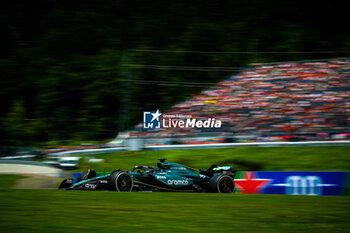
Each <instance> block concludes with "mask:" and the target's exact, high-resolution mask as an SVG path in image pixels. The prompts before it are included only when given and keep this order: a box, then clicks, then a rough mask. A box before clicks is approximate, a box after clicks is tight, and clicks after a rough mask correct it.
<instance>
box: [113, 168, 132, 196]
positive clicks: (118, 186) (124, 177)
mask: <svg viewBox="0 0 350 233" xmlns="http://www.w3.org/2000/svg"><path fill="white" fill-rule="evenodd" d="M109 179H110V184H111V189H112V190H115V191H118V192H130V191H132V189H133V187H134V181H133V179H132V177H131V176H130V174H128V173H127V172H122V171H116V172H113V173H112V174H111V176H110V178H109Z"/></svg>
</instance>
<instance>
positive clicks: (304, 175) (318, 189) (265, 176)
mask: <svg viewBox="0 0 350 233" xmlns="http://www.w3.org/2000/svg"><path fill="white" fill-rule="evenodd" d="M349 175H350V173H348V172H268V171H266V172H265V171H259V172H254V171H244V172H243V171H242V172H238V173H237V174H236V177H235V184H236V191H237V192H241V193H262V194H289V195H347V192H348V188H349V187H347V186H348V183H349V182H348V179H349V178H350V177H349Z"/></svg>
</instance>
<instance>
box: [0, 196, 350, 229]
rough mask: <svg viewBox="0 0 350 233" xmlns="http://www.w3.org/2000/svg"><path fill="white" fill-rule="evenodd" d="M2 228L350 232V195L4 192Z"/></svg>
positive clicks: (0, 227)
mask: <svg viewBox="0 0 350 233" xmlns="http://www.w3.org/2000/svg"><path fill="white" fill-rule="evenodd" d="M0 200H1V202H0V207H1V211H0V229H1V232H35V233H39V232H45V233H47V232H193V233H195V232H346V231H348V230H349V227H350V223H349V221H348V220H349V217H350V212H349V209H350V198H349V197H340V196H339V197H331V196H328V197H327V196H317V197H315V196H313V197H311V196H289V195H253V194H252V195H249V194H246V195H244V194H228V195H224V194H211V193H210V194H206V193H117V192H99V191H95V192H92V191H58V190H57V191H55V190H0Z"/></svg>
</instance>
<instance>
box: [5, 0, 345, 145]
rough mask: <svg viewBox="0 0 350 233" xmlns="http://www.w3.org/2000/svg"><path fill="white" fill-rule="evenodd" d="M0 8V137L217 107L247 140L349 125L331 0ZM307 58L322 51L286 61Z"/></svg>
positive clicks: (340, 38)
mask: <svg viewBox="0 0 350 233" xmlns="http://www.w3.org/2000/svg"><path fill="white" fill-rule="evenodd" d="M0 12H1V18H0V31H1V43H0V51H1V54H0V67H1V68H0V69H1V72H0V76H1V77H0V106H1V111H0V145H2V146H43V145H50V142H62V141H64V140H72V141H84V140H85V141H87V140H95V141H103V140H107V141H108V140H109V139H112V138H114V137H115V136H116V135H117V134H118V132H122V131H130V130H134V129H135V128H134V127H135V126H136V125H137V124H139V123H140V122H141V121H142V111H150V110H151V111H152V110H156V109H160V110H161V111H162V112H165V111H167V110H170V112H171V111H173V110H174V111H175V112H176V111H178V112H181V113H183V112H184V111H183V109H187V111H188V112H191V111H198V112H201V113H202V115H206V116H216V115H218V116H221V117H222V119H223V121H224V122H225V124H224V128H223V130H222V131H223V132H228V133H232V135H240V134H241V135H251V134H252V133H253V136H254V137H255V139H253V140H256V138H257V137H264V136H274V135H277V136H281V135H282V136H283V135H289V136H290V135H292V136H291V137H295V136H294V135H296V134H298V133H301V134H302V133H304V134H303V135H302V136H305V135H306V134H307V133H313V134H317V133H326V134H321V135H318V137H322V135H323V137H324V138H327V137H328V138H329V137H331V136H332V135H330V134H332V133H345V135H346V133H349V131H348V126H347V123H348V119H347V115H346V114H347V109H348V108H347V107H348V105H347V101H348V97H349V88H348V87H349V60H348V59H343V60H337V59H338V58H346V57H349V53H350V34H349V30H348V28H347V27H346V23H347V22H348V19H347V18H348V14H347V8H346V7H344V6H343V5H342V4H341V2H340V1H317V2H315V1H302V2H299V1H275V0H268V1H253V0H251V1H246V0H244V1H243V0H235V1H220V2H218V1H182V0H179V1H167V2H166V4H165V3H164V1H157V0H155V1H150V2H147V4H145V2H144V1H124V0H115V1H111V0H103V1H94V0H91V1H86V0H84V1H81V0H75V1H65V0H64V1H56V0H53V1H44V0H35V1H22V0H16V1H5V2H4V3H3V4H2V7H1V9H0ZM313 59H316V60H317V59H326V60H323V61H321V63H319V64H317V63H307V62H305V63H306V64H304V63H292V62H290V61H300V60H313ZM328 59H333V60H328ZM334 59H335V60H334ZM268 62H287V63H286V64H284V63H282V65H280V66H279V65H276V64H275V65H272V66H261V63H268ZM318 62H319V61H318ZM322 62H323V63H322ZM251 64H253V65H252V66H251ZM283 64H284V65H283ZM259 65H260V66H259ZM247 69H252V73H249V70H247ZM242 70H243V71H242ZM241 72H243V73H241ZM247 72H248V73H247ZM290 73H292V77H289V79H287V80H286V79H284V80H278V79H279V78H281V76H288V74H290ZM286 74H287V75H286ZM233 75H240V76H239V77H238V79H236V78H232V77H233ZM259 75H260V76H259ZM256 77H265V78H270V79H267V80H257V79H255V80H254V78H256ZM271 77H272V78H271ZM308 77H309V79H308ZM223 80H227V81H226V83H225V82H222V83H218V82H220V81H223ZM273 80H275V81H273ZM276 80H277V81H276ZM264 81H265V83H264ZM279 81H280V82H279ZM217 83H218V84H217ZM264 85H265V86H264ZM269 85H270V86H269ZM211 88H214V90H212V89H211ZM293 88H296V89H297V90H293ZM298 88H299V89H298ZM210 90H212V91H211V92H210ZM202 91H207V92H202ZM201 92H202V93H201ZM288 93H292V94H291V95H289V94H288ZM313 94H314V95H313ZM286 95H289V97H286ZM266 96H269V98H267V99H265V97H266ZM298 96H299V97H298ZM270 97H271V98H270ZM293 97H295V98H294V99H293ZM191 98H192V99H191ZM316 98H318V100H316V102H317V101H318V103H317V104H316V105H317V106H315V105H313V104H312V103H313V102H314V100H315V99H316ZM243 99H246V100H247V103H245V104H243V105H241V107H237V106H238V105H239V104H238V103H240V102H241V101H242V100H243ZM303 99H305V102H304V103H303V102H300V101H303ZM185 100H189V102H185V103H184V104H185V106H181V105H180V106H178V107H176V106H175V107H173V106H174V105H175V104H181V103H182V101H185ZM328 100H329V101H328ZM223 101H228V103H226V104H225V103H223ZM199 102H201V103H204V105H205V106H202V105H201V103H200V104H199V105H201V106H199V105H198V103H199ZM196 103H197V105H195V104H196ZM186 104H187V105H186ZM284 104H286V105H285V106H286V108H287V109H283V105H284ZM288 104H290V105H288ZM293 104H294V105H293ZM198 106H199V107H198ZM271 106H274V107H273V108H274V109H272V107H271ZM346 106H347V107H346ZM181 108H182V110H181ZM264 109H268V110H264ZM292 109H294V110H295V109H296V112H294V113H291V114H290V113H288V112H289V111H292ZM310 109H311V110H314V112H312V111H308V110H310ZM274 114H277V115H278V116H279V117H278V118H279V119H269V117H271V116H272V115H274ZM288 114H290V115H291V116H288ZM322 114H324V115H322ZM327 114H329V115H327ZM259 116H260V118H259ZM298 117H299V118H298ZM315 118H316V122H315V121H314V120H315ZM264 120H266V122H264ZM259 122H260V123H259ZM259 124H260V125H261V126H262V127H261V128H254V127H256V125H259ZM305 124H306V125H305ZM307 124H308V125H307ZM310 124H313V126H310ZM315 124H316V126H315ZM319 125H321V126H320V127H319ZM249 127H253V128H249ZM305 127H306V129H307V130H303V129H305ZM310 127H311V128H310ZM337 127H338V128H337ZM269 129H273V130H277V131H275V132H270V131H269ZM261 130H262V131H261ZM279 130H280V131H279ZM281 130H282V131H281ZM136 131H139V130H137V128H136ZM254 132H258V133H254ZM168 133H169V134H175V135H176V134H179V133H181V132H168ZM194 133H196V132H190V133H189V134H191V135H193V134H194ZM197 133H198V132H197ZM185 134H186V132H185ZM143 136H144V135H143ZM313 136H315V135H313ZM316 136H317V135H316ZM52 144H55V143H52ZM58 144H59V143H58Z"/></svg>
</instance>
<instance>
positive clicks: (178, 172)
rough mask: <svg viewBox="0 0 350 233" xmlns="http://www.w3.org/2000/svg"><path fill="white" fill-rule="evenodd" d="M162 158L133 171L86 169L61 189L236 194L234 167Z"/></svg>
mask: <svg viewBox="0 0 350 233" xmlns="http://www.w3.org/2000/svg"><path fill="white" fill-rule="evenodd" d="M165 160H166V159H159V162H158V163H157V167H148V166H140V165H137V166H135V167H134V168H133V169H132V170H131V171H121V170H115V171H113V172H112V173H110V174H105V175H101V176H98V175H97V174H96V172H95V171H94V170H89V171H87V172H83V173H81V174H80V175H79V177H78V178H77V179H76V181H75V180H74V179H73V178H68V179H65V180H64V181H63V182H62V183H61V185H60V187H59V189H67V190H114V191H145V192H147V191H184V192H186V191H187V192H218V193H233V192H234V190H235V183H234V177H235V174H236V171H234V170H233V168H232V167H231V166H216V165H212V166H211V167H210V168H208V169H206V170H201V169H194V168H189V167H187V166H184V165H180V164H176V163H168V162H165Z"/></svg>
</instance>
